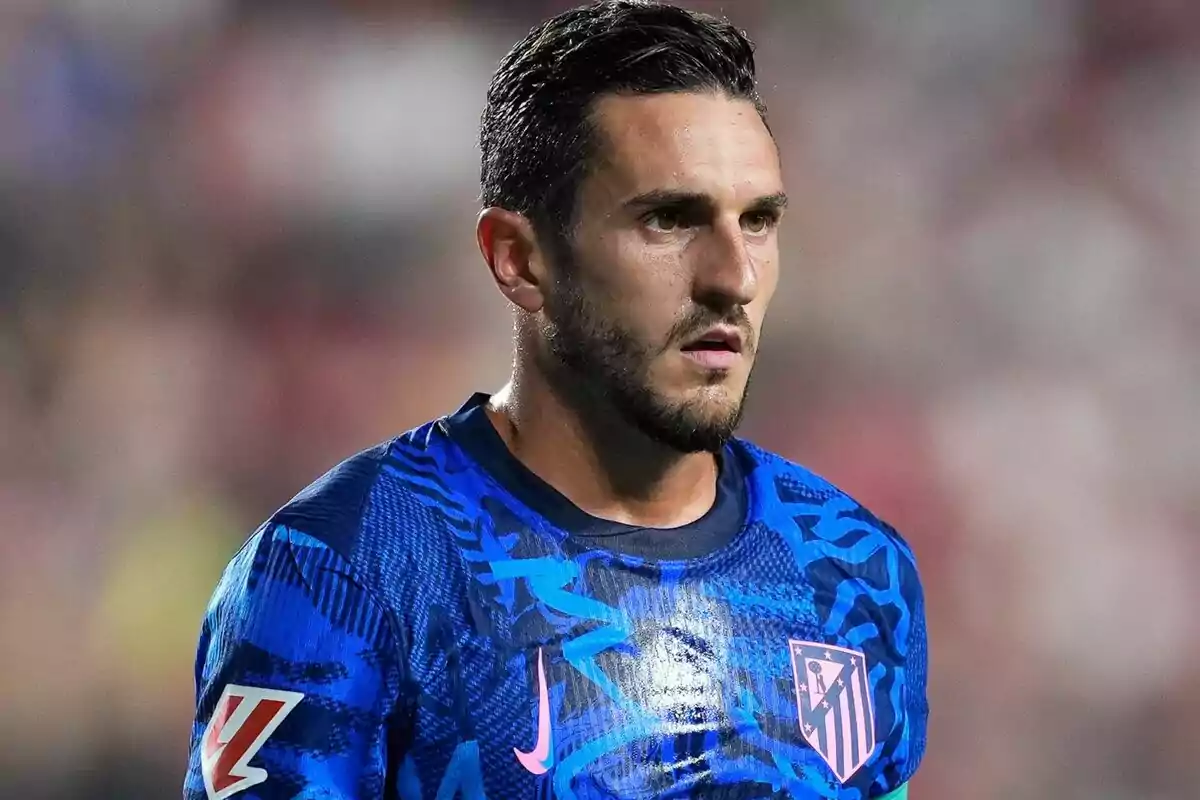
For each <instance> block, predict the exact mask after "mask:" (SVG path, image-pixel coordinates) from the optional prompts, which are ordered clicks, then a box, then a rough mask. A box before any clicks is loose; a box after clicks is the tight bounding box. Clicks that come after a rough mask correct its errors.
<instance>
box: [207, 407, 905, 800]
mask: <svg viewBox="0 0 1200 800" xmlns="http://www.w3.org/2000/svg"><path fill="white" fill-rule="evenodd" d="M485 400H486V397H485V396H483V395H477V396H476V397H474V398H472V400H471V401H470V402H469V403H468V404H467V405H466V406H464V407H463V408H462V409H461V410H460V411H459V412H458V413H456V414H454V415H451V416H449V417H445V418H442V419H440V420H437V421H435V422H431V423H429V424H427V425H425V426H422V427H420V428H418V429H416V430H413V431H410V432H409V433H407V434H405V435H403V436H401V437H399V438H397V439H395V440H394V441H391V442H388V443H386V444H383V445H380V446H378V447H376V448H373V449H371V450H368V451H365V452H363V453H361V454H359V455H357V456H355V457H353V458H351V459H349V460H348V461H346V462H344V463H342V464H341V465H339V466H337V467H336V468H334V469H333V470H332V471H331V472H329V473H328V474H327V475H325V476H324V477H323V478H321V479H320V480H318V481H317V482H316V483H314V484H313V485H312V486H310V487H308V488H307V489H305V490H304V491H303V492H301V493H300V494H299V495H298V496H297V497H296V498H295V499H294V500H292V501H291V502H290V503H288V504H287V505H286V506H284V507H283V508H282V509H281V510H280V511H278V512H277V513H276V514H274V515H273V516H272V517H271V519H270V520H269V521H268V522H267V523H266V524H264V525H263V526H262V527H261V528H260V529H259V530H258V531H257V532H256V533H255V534H254V536H253V537H251V539H250V540H249V541H248V542H247V543H246V545H245V546H244V547H243V548H242V550H241V551H240V552H239V553H238V554H237V555H236V556H235V557H234V558H233V560H232V562H231V563H230V565H229V566H228V568H227V569H226V571H225V573H224V575H223V576H222V578H221V581H220V584H219V586H218V587H217V589H216V592H215V594H214V596H213V599H212V602H211V604H210V606H209V608H208V611H207V614H206V618H205V621H204V625H203V630H202V633H201V638H200V645H199V653H198V657H197V664H196V681H197V687H198V691H197V711H196V718H195V723H194V726H193V732H192V740H191V754H190V764H189V772H188V777H187V779H186V783H185V787H184V790H185V796H186V797H189V798H195V799H196V800H200V798H209V800H223V798H226V797H233V796H237V797H238V798H242V797H245V798H264V799H265V798H388V800H392V799H393V798H402V799H403V800H449V799H450V798H468V799H473V800H480V799H482V798H490V800H507V798H562V799H564V800H566V799H569V798H578V799H579V800H585V799H587V800H591V799H592V798H665V797H704V798H767V797H780V798H802V799H804V800H807V799H808V798H846V799H847V800H865V798H879V797H893V796H894V797H901V796H903V795H904V792H905V788H904V787H905V784H906V782H907V781H908V780H909V778H910V777H911V776H912V775H913V773H914V772H915V771H916V769H917V767H918V765H919V764H920V761H921V757H922V754H923V751H924V749H925V731H926V718H927V713H928V709H927V705H926V693H925V681H926V677H925V676H926V643H925V642H926V637H925V617H924V602H923V599H922V592H921V586H920V581H919V578H918V574H917V569H916V566H915V562H914V559H913V555H912V552H911V551H910V549H909V547H908V546H907V545H906V544H905V542H904V541H903V540H902V539H901V537H900V536H899V535H898V534H897V533H896V532H895V531H894V530H893V529H892V528H891V527H889V526H888V525H887V524H885V523H883V522H881V521H880V520H879V519H877V518H876V517H874V516H873V515H872V514H871V513H870V512H868V511H867V510H866V509H864V508H863V507H862V506H861V505H859V504H858V503H856V502H855V501H853V500H852V499H851V498H850V497H848V496H847V495H846V494H844V493H843V492H841V491H840V490H838V489H837V488H835V487H834V486H832V485H830V484H829V483H827V482H826V481H824V480H822V479H820V478H818V477H816V476H815V475H813V474H812V473H810V472H808V471H807V470H805V469H803V468H802V467H799V466H796V465H795V464H792V463H789V462H787V461H785V460H784V459H782V458H780V457H778V456H775V455H772V454H770V453H767V452H764V451H763V450H761V449H758V448H757V447H755V446H753V445H751V444H749V443H747V442H745V441H742V440H734V441H732V442H730V443H729V445H727V446H726V448H725V449H724V451H723V452H722V453H721V454H720V463H721V477H720V480H719V491H718V501H717V503H716V504H715V505H714V506H713V510H712V511H711V512H709V514H707V515H706V516H705V518H704V519H702V520H700V521H698V522H697V523H696V524H695V525H692V526H685V528H681V529H676V530H671V531H661V530H645V529H638V528H632V527H629V526H620V525H616V524H615V523H606V522H604V521H601V520H596V519H595V518H592V517H589V516H588V515H586V514H584V513H583V512H582V511H580V510H579V509H578V508H576V507H574V506H573V505H571V504H570V503H569V502H568V501H566V499H565V498H563V497H562V496H561V495H558V494H557V493H556V492H554V490H553V489H551V488H550V487H549V486H547V485H546V484H544V483H543V482H542V481H541V480H540V479H538V478H537V476H535V475H533V473H531V472H529V471H528V470H525V469H524V467H522V466H521V465H520V464H519V463H518V462H517V461H516V459H514V458H513V457H512V456H511V454H509V453H508V451H507V449H506V448H505V446H504V443H503V441H502V440H501V439H500V437H499V435H498V434H497V433H496V431H495V430H494V428H492V426H491V424H490V422H489V421H488V419H487V417H486V413H485V411H484V410H483V408H482V404H483V403H484V402H485Z"/></svg>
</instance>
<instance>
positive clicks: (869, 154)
mask: <svg viewBox="0 0 1200 800" xmlns="http://www.w3.org/2000/svg"><path fill="white" fill-rule="evenodd" d="M568 5H570V3H565V2H550V1H549V0H541V1H540V2H538V1H535V0H521V1H518V0H504V2H482V0H478V1H476V2H470V1H468V0H436V1H433V0H430V1H428V2H416V1H415V0H409V2H400V0H394V1H393V2H385V1H384V0H341V1H340V2H338V1H337V0H323V1H319V0H287V1H286V2H285V1H284V0H240V1H239V0H137V1H134V0H126V1H125V2H117V1H116V0H4V2H3V3H0V653H2V658H0V796H3V797H14V798H15V797H20V798H53V799H54V800H57V798H76V797H79V798H82V797H90V798H159V797H170V796H178V794H179V791H180V789H179V787H180V784H181V780H182V775H183V771H184V767H185V761H186V748H187V737H188V734H189V729H190V717H191V704H192V699H193V685H192V679H193V678H192V663H193V658H194V646H195V640H196V635H197V633H198V630H199V625H200V619H201V613H202V610H203V608H204V605H205V603H206V601H207V598H208V595H209V592H210V591H211V590H212V588H213V585H214V582H215V581H216V579H217V576H218V574H219V571H220V570H221V568H222V566H223V565H224V563H225V562H226V561H227V560H228V559H229V558H230V557H231V555H232V554H233V552H234V551H235V550H236V548H237V547H238V546H239V545H240V543H241V542H242V541H243V540H244V539H245V537H246V536H247V535H248V534H249V533H250V532H251V531H252V530H253V529H254V528H255V527H256V526H257V525H258V523H259V522H261V521H262V520H263V519H264V518H266V517H267V516H268V515H269V514H270V513H271V512H272V511H274V510H275V509H276V508H277V507H278V506H280V505H281V504H282V503H284V502H285V501H286V500H287V499H288V498H290V497H291V496H292V495H293V494H294V493H295V492H296V491H297V490H299V489H300V488H301V487H302V486H304V485H305V484H307V483H308V482H309V481H310V480H312V479H313V478H315V477H316V476H317V475H319V474H320V473H322V472H324V471H325V470H326V469H327V468H328V467H329V466H331V465H332V464H333V463H335V462H337V461H339V460H340V459H341V458H343V457H345V456H347V455H349V454H351V453H353V452H355V451H357V450H358V449H361V448H363V447H365V446H368V445H370V444H373V443H375V442H377V441H380V440H382V439H385V438H387V437H389V436H391V435H393V434H395V433H398V432H400V431H402V430H404V429H406V428H409V427H412V426H415V425H417V424H419V423H421V422H423V421H424V420H426V419H428V418H430V417H433V416H436V415H438V414H441V413H445V412H448V411H451V410H453V409H454V408H456V407H457V406H458V404H460V403H461V402H462V401H464V400H465V399H466V398H467V396H468V395H469V394H470V393H471V392H472V391H475V390H491V389H495V388H497V387H499V386H500V385H501V383H502V382H503V380H504V378H505V375H506V372H507V367H508V363H509V341H508V340H509V330H510V326H509V320H508V313H507V310H506V308H505V305H504V302H503V300H502V298H501V297H500V295H499V294H498V293H497V292H496V291H495V290H494V288H493V287H492V285H491V284H490V281H489V280H488V278H487V276H486V273H485V268H484V265H483V263H482V260H481V259H480V257H479V256H478V254H477V252H476V250H475V245H474V236H473V223H474V213H475V211H476V193H477V191H478V186H477V177H478V160H477V152H476V143H475V142H476V135H477V131H476V125H477V120H478V117H479V113H480V112H481V110H482V106H483V99H484V92H485V87H486V84H487V81H488V79H489V77H490V73H491V70H492V69H493V67H494V66H495V64H496V62H497V61H498V59H499V58H500V57H501V55H502V54H503V53H504V51H505V50H506V49H507V48H508V47H509V46H510V45H511V44H512V43H513V42H514V41H515V40H516V39H517V38H519V37H520V36H521V35H522V34H523V33H524V32H525V31H526V30H528V28H529V27H531V26H532V25H533V24H534V23H536V22H537V21H538V20H539V19H540V18H542V17H543V16H545V15H548V14H550V13H554V12H557V11H560V10H563V9H564V8H566V7H567V6H568ZM690 5H692V6H693V7H696V8H701V9H704V10H708V11H715V12H722V11H725V12H726V13H728V15H729V16H730V18H731V19H732V20H733V21H734V22H735V23H737V24H739V25H740V26H742V27H744V28H746V29H748V30H749V31H750V32H751V34H752V35H753V36H754V38H756V39H757V41H758V43H759V48H760V49H759V53H760V61H759V64H760V70H761V79H762V84H763V89H764V91H765V93H766V97H767V99H768V102H769V104H770V107H771V113H772V121H773V126H774V129H775V132H776V134H777V136H778V139H779V143H780V146H781V148H782V151H783V156H784V161H785V168H786V173H787V179H788V184H789V185H788V188H789V191H790V194H791V196H792V198H793V206H792V209H791V212H790V215H789V220H788V224H787V226H785V228H786V232H785V237H786V239H785V254H786V255H785V258H786V265H785V267H786V268H785V270H784V278H783V285H782V288H781V289H780V292H779V294H778V296H777V299H776V300H775V305H774V308H773V311H772V316H771V317H770V318H769V320H768V322H769V335H768V337H767V343H766V346H765V350H764V352H763V354H762V360H761V363H760V366H759V369H758V372H757V375H756V393H755V394H754V396H753V399H752V401H751V410H750V413H749V419H748V423H747V426H746V431H745V432H746V434H747V435H748V436H749V437H750V438H753V439H755V440H757V441H758V442H760V443H761V444H764V445H766V446H768V447H771V448H773V449H775V450H778V451H780V452H782V453H783V454H784V455H786V456H788V457H790V458H792V459H795V460H798V461H801V462H802V463H805V464H807V465H808V466H810V467H811V468H813V469H814V470H816V471H818V472H820V473H822V474H824V475H826V476H827V477H829V478H830V479H831V480H833V481H834V482H835V483H838V484H839V485H841V486H842V487H843V488H845V489H847V490H848V491H850V492H851V493H852V494H854V495H855V496H856V497H858V498H859V499H860V500H862V501H863V502H864V503H866V504H867V505H868V506H870V507H872V508H873V509H874V510H875V511H876V512H877V513H878V514H880V515H881V516H883V517H884V518H886V519H888V520H890V521H891V522H893V523H894V524H895V525H896V526H897V527H898V528H899V529H900V530H901V531H903V532H904V533H905V534H906V536H907V537H908V539H909V540H910V541H911V543H912V544H913V546H914V547H915V549H916V551H917V553H918V556H919V558H920V561H921V565H922V569H923V573H924V577H925V581H926V591H927V594H928V598H929V618H930V636H931V641H932V666H931V690H930V695H931V702H932V706H933V718H932V727H931V739H930V747H929V751H928V756H927V759H926V761H925V764H924V766H923V768H922V770H921V772H920V774H919V776H918V778H917V780H916V782H915V789H916V791H914V793H913V798H914V800H992V799H993V798H994V799H995V800H1011V798H1022V800H1025V799H1029V800H1040V799H1041V798H1047V799H1050V798H1054V799H1055V800H1073V799H1076V798H1077V799H1078V800H1097V799H1098V798H1104V799H1105V800H1167V799H1168V798H1170V799H1171V800H1187V799H1188V798H1190V799H1191V800H1195V798H1197V797H1200V758H1197V752H1198V751H1200V728H1197V725H1196V722H1195V720H1196V719H1197V718H1198V715H1200V666H1198V664H1200V614H1198V613H1196V612H1197V610H1198V609H1200V582H1198V581H1197V579H1196V577H1195V576H1196V574H1197V570H1196V567H1197V566H1200V539H1198V536H1197V533H1198V532H1200V414H1198V412H1200V270H1198V269H1197V267H1196V260H1197V256H1200V226H1198V225H1197V224H1196V223H1195V215H1196V209H1197V208H1200V59H1198V56H1200V5H1198V4H1196V3H1193V2H1190V1H1189V0H1139V1H1138V2H1136V3H1135V2H1130V1H1129V0H1006V2H1003V3H1001V2H995V0H905V2H903V3H880V2H876V1H875V0H773V1H770V0H738V2H736V3H734V2H728V3H725V4H721V3H715V2H700V3H691V4H690Z"/></svg>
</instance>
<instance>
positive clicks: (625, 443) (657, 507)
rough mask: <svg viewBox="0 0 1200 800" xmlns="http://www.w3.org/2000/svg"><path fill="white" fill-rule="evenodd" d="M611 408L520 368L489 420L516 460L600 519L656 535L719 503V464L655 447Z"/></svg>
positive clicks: (706, 457)
mask: <svg viewBox="0 0 1200 800" xmlns="http://www.w3.org/2000/svg"><path fill="white" fill-rule="evenodd" d="M607 405H608V404H607V403H604V404H603V405H601V404H598V403H597V404H585V403H584V402H580V401H577V400H572V399H570V398H567V397H564V396H563V395H562V394H561V393H559V392H556V391H554V390H553V389H552V387H551V386H550V385H549V383H548V382H547V381H546V380H545V378H544V377H543V376H541V375H540V374H539V373H538V372H537V371H535V370H523V369H521V367H520V366H518V367H517V368H516V369H515V370H514V372H513V377H512V380H511V381H510V382H509V383H508V384H507V385H505V386H504V388H503V389H501V390H500V391H499V392H497V393H496V394H495V395H493V396H492V400H491V402H490V403H489V404H488V408H487V413H488V416H489V418H490V419H491V421H492V424H493V425H494V426H495V427H496V430H497V431H498V432H499V433H500V436H501V438H503V439H504V442H505V444H506V445H508V448H509V450H510V451H511V452H512V454H513V455H514V456H515V457H516V458H517V459H518V460H519V461H521V463H522V464H524V465H525V467H526V468H528V469H529V470H531V471H532V472H533V473H534V474H536V475H537V476H538V477H540V478H541V479H542V480H544V481H546V483H548V484H550V485H551V486H553V487H554V488H555V489H556V490H557V491H559V492H560V493H561V494H562V495H563V496H565V497H566V498H567V499H569V500H570V501H571V502H572V503H574V504H575V505H576V506H578V507H579V508H581V509H582V510H584V511H586V512H587V513H589V514H591V515H592V516H596V517H600V518H602V519H608V520H612V521H615V522H622V523H625V524H629V525H638V526H645V527H655V528H673V527H678V526H680V525H686V524H688V523H690V522H694V521H695V520H697V519H699V518H700V517H702V516H703V515H704V514H705V513H706V512H707V511H708V510H709V509H710V508H711V507H712V505H713V502H714V501H715V499H716V459H715V458H714V457H713V455H712V454H711V453H680V452H679V451H677V450H672V449H671V448H669V447H666V446H664V445H662V444H660V443H658V442H655V441H653V440H652V439H650V438H649V437H647V436H646V435H645V434H643V433H642V432H641V431H639V430H637V429H636V428H635V427H634V426H632V425H630V424H629V423H627V422H626V421H625V420H624V419H622V418H621V417H620V415H619V414H618V413H617V412H616V411H615V409H612V408H611V407H606V406H607Z"/></svg>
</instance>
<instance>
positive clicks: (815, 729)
mask: <svg viewBox="0 0 1200 800" xmlns="http://www.w3.org/2000/svg"><path fill="white" fill-rule="evenodd" d="M788 649H789V650H790V651H791V654H792V674H793V676H794V677H795V682H796V706H797V708H798V710H799V712H800V732H801V733H802V734H803V735H804V739H805V741H807V742H808V743H809V744H810V745H811V746H812V748H813V749H814V750H816V751H817V753H819V754H820V756H821V758H823V759H825V763H826V764H828V765H829V768H830V769H832V770H833V774H834V775H836V776H837V778H838V780H839V781H841V782H842V783H845V782H846V781H848V780H849V779H850V776H851V775H853V774H854V773H855V772H857V771H858V770H859V768H860V767H862V765H863V764H865V763H867V759H869V758H870V757H871V751H872V750H874V749H875V712H874V709H873V708H872V705H871V683H870V681H869V680H868V678H867V662H866V658H865V657H864V656H863V654H862V653H861V652H859V651H858V650H850V649H849V648H846V647H834V646H833V645H828V644H822V643H820V642H802V641H799V640H796V639H790V640H789V641H788Z"/></svg>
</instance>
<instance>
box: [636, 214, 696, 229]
mask: <svg viewBox="0 0 1200 800" xmlns="http://www.w3.org/2000/svg"><path fill="white" fill-rule="evenodd" d="M642 224H643V225H645V226H646V227H647V228H649V229H650V230H652V231H654V232H655V233H672V232H674V231H676V230H678V229H680V228H684V227H687V222H686V220H685V219H684V216H683V212H682V211H681V210H679V209H677V208H659V209H655V210H654V211H651V212H650V213H648V214H646V215H645V216H644V217H642Z"/></svg>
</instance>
